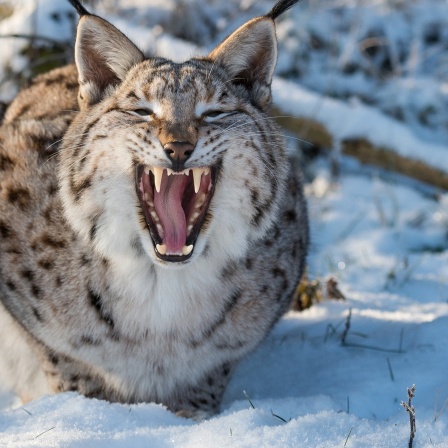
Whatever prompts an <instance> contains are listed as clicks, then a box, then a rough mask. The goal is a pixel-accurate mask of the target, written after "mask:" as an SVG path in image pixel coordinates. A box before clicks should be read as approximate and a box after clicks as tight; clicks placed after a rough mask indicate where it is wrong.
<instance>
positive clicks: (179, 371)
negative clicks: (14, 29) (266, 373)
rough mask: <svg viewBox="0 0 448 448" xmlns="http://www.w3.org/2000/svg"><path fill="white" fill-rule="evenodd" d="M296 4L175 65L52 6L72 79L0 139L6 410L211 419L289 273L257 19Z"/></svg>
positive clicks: (56, 84) (43, 89)
mask: <svg viewBox="0 0 448 448" xmlns="http://www.w3.org/2000/svg"><path fill="white" fill-rule="evenodd" d="M296 2H297V0H281V1H280V2H278V3H277V4H276V5H275V6H274V8H273V9H272V10H271V11H270V12H269V13H268V14H266V15H265V16H262V17H258V18H255V19H253V20H251V21H249V22H247V23H246V24H244V25H243V26H241V27H240V28H239V29H237V30H236V31H235V32H234V33H233V34H231V35H230V36H229V37H228V38H227V39H225V40H224V41H223V42H222V43H221V44H220V45H219V46H218V47H217V48H215V49H214V50H213V51H212V52H211V53H210V54H209V55H208V56H206V57H200V58H193V59H190V60H188V61H186V62H184V63H181V64H178V63H174V62H171V61H170V60H167V59H162V58H158V57H149V58H147V57H145V56H144V55H143V54H142V53H141V51H140V50H139V49H138V48H137V47H136V46H135V45H134V44H133V43H132V42H131V41H130V40H128V38H126V37H125V36H124V35H123V34H122V33H121V32H120V31H119V30H118V29H116V28H115V27H114V26H112V25H111V24H110V23H108V22H107V21H105V20H104V19H102V18H100V17H98V16H96V15H93V14H91V13H89V12H88V11H87V10H86V9H85V8H84V7H83V6H82V5H81V3H79V2H78V1H77V0H70V3H71V4H72V5H73V6H74V7H75V8H76V10H77V11H78V13H79V15H80V19H79V24H78V29H77V38H76V44H75V65H71V66H67V67H64V68H60V69H56V70H54V71H52V72H50V73H48V74H46V75H42V76H40V77H38V78H36V79H35V80H34V81H33V82H32V83H31V85H30V86H29V87H28V88H27V89H25V90H23V91H22V92H21V93H20V94H19V95H18V96H17V98H16V99H15V100H14V101H13V103H12V104H11V105H10V107H9V108H8V110H7V111H6V113H5V116H4V119H3V123H2V125H1V127H0V353H1V364H0V374H1V377H2V382H3V384H7V385H9V387H11V388H13V389H14V390H15V391H16V392H17V394H18V395H19V396H20V397H21V398H22V400H23V401H27V400H32V399H35V398H37V397H39V396H41V395H43V394H52V393H57V392H63V391H78V392H79V393H81V394H84V395H85V396H87V397H96V398H100V399H106V400H110V401H117V402H125V403H135V402H156V403H162V404H164V405H165V406H166V407H167V408H168V409H170V410H172V411H173V412H176V413H177V414H178V415H182V416H187V417H193V418H204V417H207V416H210V415H213V414H214V413H216V412H219V406H220V402H221V398H222V395H223V392H224V389H225V386H226V384H227V383H228V381H229V378H230V375H231V373H232V371H233V369H234V367H235V365H236V363H237V362H238V361H239V360H240V359H241V358H242V357H244V356H245V355H246V354H248V353H249V352H250V351H251V350H253V349H254V348H255V347H256V346H257V345H258V344H259V343H260V342H261V341H262V340H263V338H264V337H265V336H266V335H267V333H268V332H269V331H270V329H271V328H272V326H273V325H274V324H275V323H276V322H277V321H278V319H279V318H280V317H281V316H282V314H283V313H284V312H285V311H286V310H287V309H288V307H289V305H290V301H291V298H292V296H293V293H294V290H295V287H296V285H297V283H298V281H299V279H300V277H301V275H302V272H303V269H304V263H305V257H306V253H307V245H308V222H307V213H306V205H305V199H304V196H303V192H302V185H301V181H300V178H299V177H300V176H297V175H292V174H291V170H290V165H289V162H288V158H287V155H286V152H285V148H284V146H285V145H284V141H283V138H282V135H281V132H280V130H279V129H278V127H277V126H276V124H275V122H274V120H273V119H272V118H270V117H269V115H268V111H269V108H270V104H271V81H272V76H273V71H274V68H275V64H276V57H277V41H276V35H275V22H274V21H275V19H276V18H277V17H278V16H279V15H280V14H281V13H283V12H284V11H285V10H287V9H288V8H290V7H291V6H293V5H294V4H295V3H296Z"/></svg>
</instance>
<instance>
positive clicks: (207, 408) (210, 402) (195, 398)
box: [169, 363, 233, 421]
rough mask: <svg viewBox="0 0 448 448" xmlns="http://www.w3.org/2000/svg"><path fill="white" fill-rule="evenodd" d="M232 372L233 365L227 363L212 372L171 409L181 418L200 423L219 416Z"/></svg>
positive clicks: (185, 392)
mask: <svg viewBox="0 0 448 448" xmlns="http://www.w3.org/2000/svg"><path fill="white" fill-rule="evenodd" d="M232 370H233V365H231V364H230V363H225V364H223V365H221V366H220V367H218V368H217V369H215V370H213V371H211V372H210V373H208V374H207V375H205V376H204V377H203V379H202V380H201V381H200V382H199V383H198V384H197V385H196V386H194V387H191V388H189V389H187V390H185V391H184V396H183V397H182V398H180V399H178V400H177V401H176V402H175V403H173V404H172V405H171V406H169V407H170V409H171V410H172V411H174V412H176V415H178V416H180V417H186V418H192V419H194V420H198V421H199V420H204V419H206V418H209V417H212V416H213V415H215V414H217V413H218V412H219V408H220V404H221V400H222V396H223V394H224V390H225V388H226V386H227V383H228V382H229V379H230V375H231V373H232Z"/></svg>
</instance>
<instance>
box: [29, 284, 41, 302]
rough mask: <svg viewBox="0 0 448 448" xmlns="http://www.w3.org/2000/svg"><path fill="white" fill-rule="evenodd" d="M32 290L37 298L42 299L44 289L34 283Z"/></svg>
mask: <svg viewBox="0 0 448 448" xmlns="http://www.w3.org/2000/svg"><path fill="white" fill-rule="evenodd" d="M31 292H32V293H33V296H34V297H36V299H40V298H41V296H42V290H41V289H40V288H39V287H38V286H37V285H36V284H34V283H32V284H31Z"/></svg>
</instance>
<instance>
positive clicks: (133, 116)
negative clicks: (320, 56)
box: [60, 16, 287, 267]
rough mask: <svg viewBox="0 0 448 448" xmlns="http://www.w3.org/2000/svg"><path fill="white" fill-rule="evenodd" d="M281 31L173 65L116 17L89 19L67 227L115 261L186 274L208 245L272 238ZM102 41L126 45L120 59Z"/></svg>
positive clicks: (66, 181) (71, 135) (279, 184)
mask: <svg viewBox="0 0 448 448" xmlns="http://www.w3.org/2000/svg"><path fill="white" fill-rule="evenodd" d="M83 21H84V22H83ZM90 22H91V23H90ZM272 24H273V22H272V20H270V19H265V18H260V19H255V20H253V21H252V22H249V24H247V25H245V27H244V28H243V29H242V30H240V31H239V34H241V35H240V36H238V35H236V36H231V37H230V38H228V39H227V40H226V41H225V42H224V43H223V44H222V45H221V46H220V47H218V48H217V49H215V50H214V52H212V53H211V54H210V55H209V57H207V58H203V59H192V60H190V61H187V62H185V63H183V64H175V63H173V62H171V61H168V60H165V59H160V58H151V59H147V60H145V59H144V57H143V56H142V55H141V54H140V53H139V52H138V50H137V49H136V48H135V47H134V46H133V44H132V43H131V42H130V41H128V40H127V39H126V38H125V37H124V36H123V35H121V34H119V32H117V30H115V29H114V28H112V26H111V25H110V24H108V23H107V22H104V21H103V20H102V19H99V18H97V17H95V16H88V17H87V18H82V19H81V22H80V26H79V31H78V40H77V48H76V60H77V65H78V71H79V75H80V85H81V88H80V105H81V113H80V114H79V116H78V117H77V119H76V121H75V123H74V124H73V125H72V126H71V128H70V130H69V131H68V133H67V135H66V137H65V139H64V144H63V149H62V152H61V154H62V157H61V159H62V170H61V176H60V180H61V185H62V197H63V200H64V204H65V212H66V215H67V217H68V219H69V221H70V222H71V223H72V225H73V226H74V227H75V228H76V230H78V231H79V232H80V233H82V234H83V235H84V236H85V237H86V238H87V239H89V240H90V241H92V242H93V243H94V244H95V247H96V248H97V250H99V251H100V252H101V253H103V254H104V255H105V256H108V257H118V258H121V259H122V258H123V257H125V258H126V257H135V252H137V253H138V254H139V255H142V254H143V253H145V254H146V255H147V256H149V257H150V258H151V259H152V260H153V261H154V262H155V263H157V264H159V265H162V266H171V267H173V266H174V265H176V264H177V267H178V266H179V265H182V264H185V263H187V262H190V261H191V260H194V259H195V258H197V257H198V256H199V255H200V254H201V252H202V251H203V250H204V249H205V248H206V247H207V246H208V248H209V249H210V248H212V249H213V252H215V253H220V254H225V255H227V256H232V257H235V256H240V255H241V254H243V253H244V252H245V250H246V248H247V244H248V243H249V242H250V241H251V240H254V239H256V238H259V237H261V236H263V234H264V232H265V231H266V229H267V228H268V227H269V225H270V224H271V223H272V220H273V218H274V216H275V211H276V209H277V206H278V202H279V198H280V197H281V194H282V192H283V185H284V182H285V179H286V176H287V168H286V165H285V164H286V159H285V154H284V151H283V144H282V141H281V139H280V138H279V137H278V135H277V134H278V132H277V131H276V128H275V127H274V125H273V124H272V123H271V121H270V120H269V119H268V118H267V116H266V114H265V111H264V109H265V108H266V107H267V106H268V105H269V101H270V80H271V77H272V71H273V67H274V64H275V57H276V47H275V45H274V43H275V41H273V40H272V39H273V38H274V39H275V35H273V33H274V28H273V26H272ZM235 34H238V32H236V33H235ZM104 35H107V40H108V41H111V38H112V39H115V40H116V41H117V42H116V44H115V45H113V48H114V53H113V54H111V55H110V54H109V53H108V52H110V51H112V50H111V49H110V48H109V47H107V48H99V45H100V44H101V42H102V41H103V40H104V39H102V38H103V37H104ZM254 38H256V43H254V42H253V40H254ZM245 39H246V40H247V42H245ZM260 43H261V44H264V48H263V51H261V49H260V47H259V46H260ZM267 44H270V45H267ZM241 45H243V46H242V47H241ZM266 45H267V46H266ZM120 47H121V48H123V49H124V51H123V54H117V51H116V50H115V49H116V48H120ZM128 47H129V48H128ZM266 48H267V51H266ZM257 51H258V53H257ZM130 55H131V56H132V57H131V56H130ZM112 56H113V59H112ZM242 58H243V59H242ZM129 65H130V66H131V68H130V69H129V70H126V71H124V69H123V67H126V66H129ZM249 70H250V71H249ZM121 71H123V73H121ZM98 76H102V77H103V78H104V79H101V78H99V77H98ZM120 78H122V79H120Z"/></svg>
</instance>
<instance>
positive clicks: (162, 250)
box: [156, 244, 166, 255]
mask: <svg viewBox="0 0 448 448" xmlns="http://www.w3.org/2000/svg"><path fill="white" fill-rule="evenodd" d="M156 249H157V252H158V253H159V254H160V255H166V244H156Z"/></svg>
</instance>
